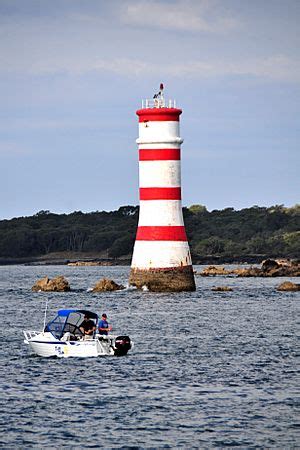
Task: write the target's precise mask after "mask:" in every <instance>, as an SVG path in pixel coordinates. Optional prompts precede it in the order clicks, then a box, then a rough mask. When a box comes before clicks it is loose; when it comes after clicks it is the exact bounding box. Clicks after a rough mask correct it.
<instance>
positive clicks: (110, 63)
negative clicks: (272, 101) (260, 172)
mask: <svg viewBox="0 0 300 450" xmlns="http://www.w3.org/2000/svg"><path fill="white" fill-rule="evenodd" d="M91 71H94V72H99V73H102V72H109V73H113V74H116V75H120V76H128V77H141V76H142V77H148V76H153V75H156V74H157V73H160V74H162V76H170V77H173V78H178V77H189V78H196V79H197V78H202V79H203V78H216V77H227V76H250V77H258V78H262V79H269V80H278V81H293V82H299V81H300V60H296V59H291V58H288V57H285V56H283V55H275V56H270V57H268V58H256V59H251V60H249V61H247V60H240V61H235V60H223V61H220V60H218V61H205V60H203V61H200V60H198V61H197V60H196V61H186V62H182V63H175V64H174V63H173V64H166V65H162V64H161V63H159V62H152V61H149V60H148V61H146V60H141V59H131V58H112V59H100V58H99V59H96V60H92V61H78V60H76V59H75V60H69V61H60V62H59V61H58V60H57V59H56V60H55V61H54V60H53V61H51V60H50V61H49V60H48V61H47V60H44V61H39V62H38V63H36V64H33V65H32V67H31V69H30V73H31V74H34V75H43V74H44V75H45V74H55V73H60V72H62V73H63V72H65V73H76V74H83V73H87V72H91Z"/></svg>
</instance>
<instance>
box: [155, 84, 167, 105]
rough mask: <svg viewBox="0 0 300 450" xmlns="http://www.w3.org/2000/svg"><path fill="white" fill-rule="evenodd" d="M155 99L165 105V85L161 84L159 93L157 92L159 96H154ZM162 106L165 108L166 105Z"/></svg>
mask: <svg viewBox="0 0 300 450" xmlns="http://www.w3.org/2000/svg"><path fill="white" fill-rule="evenodd" d="M153 98H154V99H156V100H157V101H158V102H159V101H161V102H162V103H164V85H163V83H160V85H159V91H158V92H157V94H154V95H153ZM162 106H164V105H162Z"/></svg>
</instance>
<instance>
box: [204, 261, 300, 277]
mask: <svg viewBox="0 0 300 450" xmlns="http://www.w3.org/2000/svg"><path fill="white" fill-rule="evenodd" d="M197 275H201V276H202V277H209V276H213V277H214V276H219V275H225V276H227V275H235V276H238V277H299V276H300V263H299V261H291V260H289V259H266V260H265V261H263V262H262V264H261V267H249V268H238V269H233V270H227V269H225V267H223V266H209V267H206V268H205V269H204V270H203V271H202V272H199V273H198V274H197Z"/></svg>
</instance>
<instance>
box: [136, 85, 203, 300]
mask: <svg viewBox="0 0 300 450" xmlns="http://www.w3.org/2000/svg"><path fill="white" fill-rule="evenodd" d="M181 113H182V110H181V109H179V108H177V107H176V103H175V100H168V101H166V100H165V97H164V91H163V85H162V84H161V85H160V90H159V92H158V93H157V94H155V95H154V97H153V99H151V100H145V101H143V102H142V108H141V109H139V110H138V111H137V112H136V114H137V116H138V118H139V137H138V139H137V141H136V142H137V144H138V147H139V182H140V188H139V194H140V211H139V222H138V228H137V234H136V240H135V244H134V250H133V256H132V263H131V271H130V277H129V284H131V285H134V286H136V287H138V288H143V287H144V286H146V287H147V288H148V289H149V290H150V291H158V292H164V291H171V292H176V291H194V290H195V279H194V273H193V267H192V259H191V253H190V249H189V244H188V240H187V236H186V232H185V227H184V222H183V215H182V204H181V166H180V146H181V144H182V142H183V140H182V139H181V138H180V133H179V117H180V114H181Z"/></svg>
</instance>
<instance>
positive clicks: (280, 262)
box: [261, 259, 300, 277]
mask: <svg viewBox="0 0 300 450" xmlns="http://www.w3.org/2000/svg"><path fill="white" fill-rule="evenodd" d="M261 270H262V272H263V276H266V277H299V276H300V263H299V262H298V261H291V260H289V259H266V260H265V261H263V262H262V265H261Z"/></svg>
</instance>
